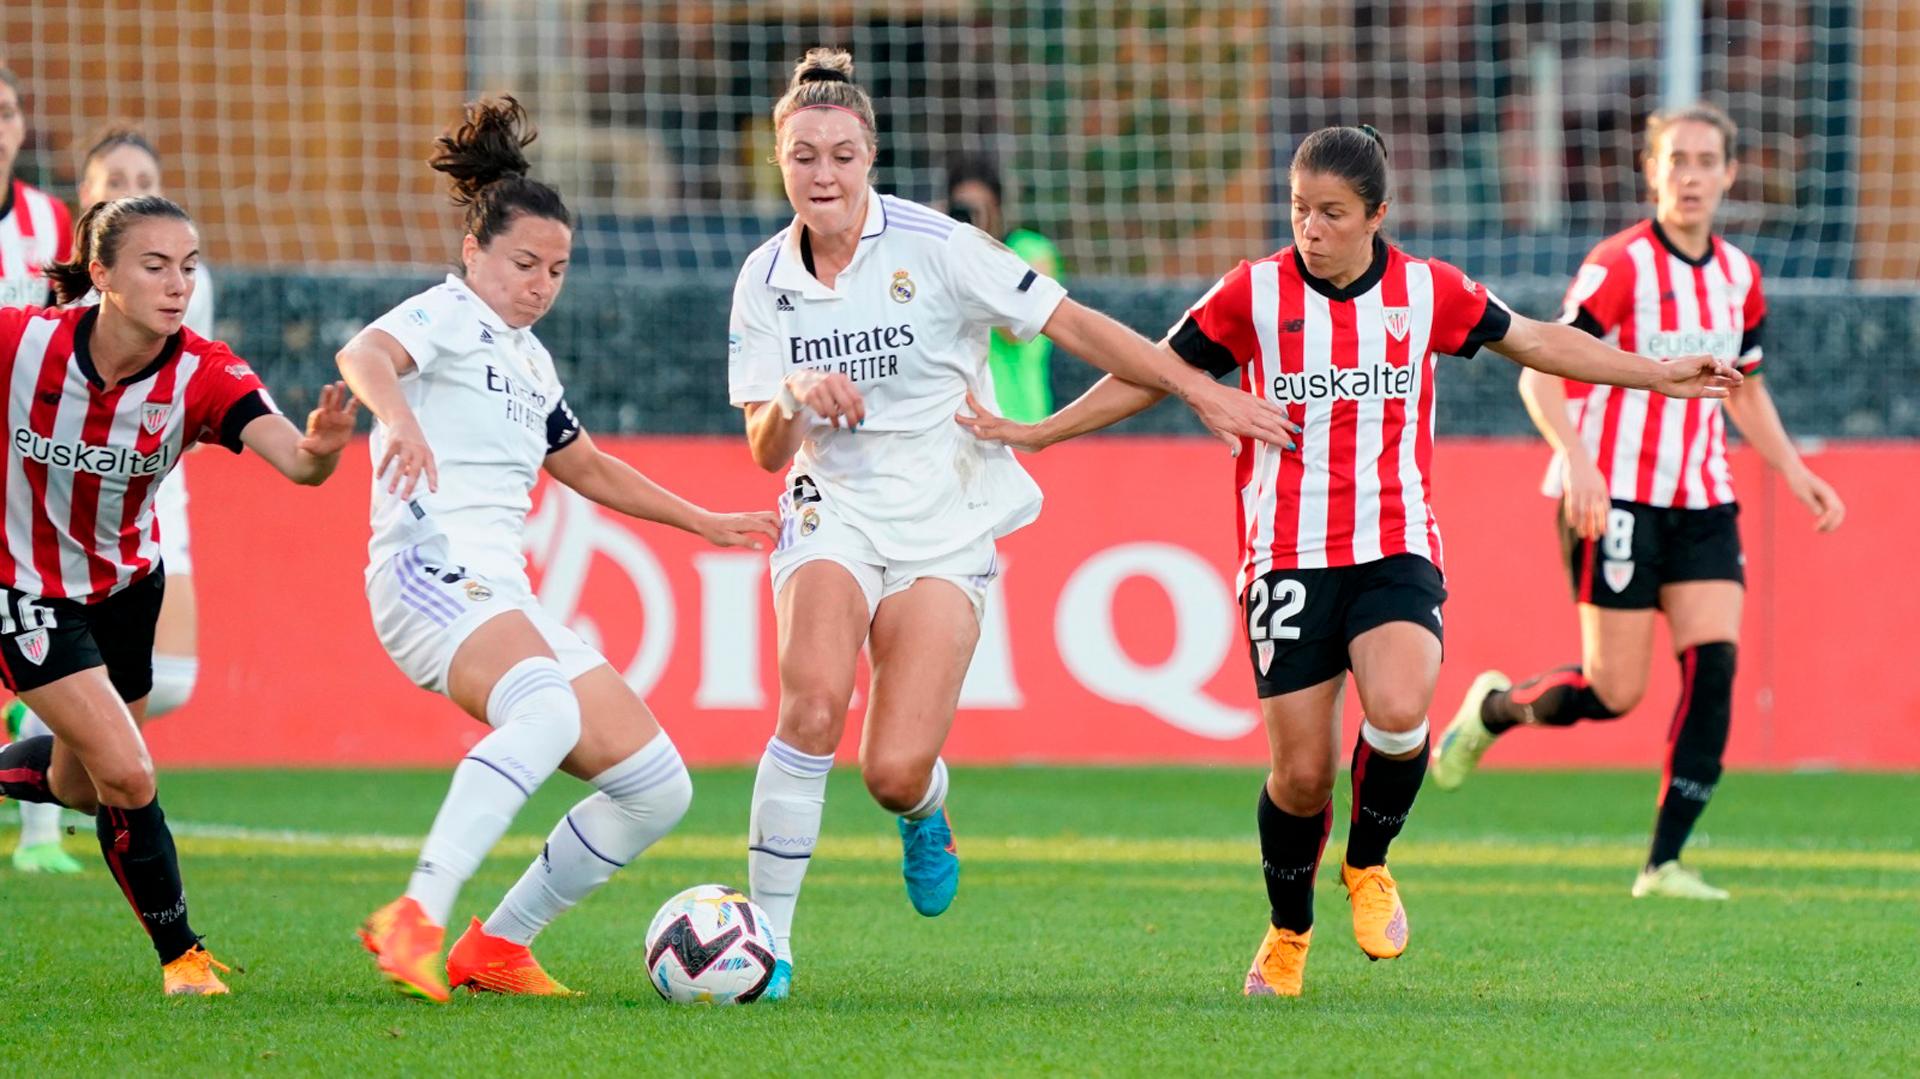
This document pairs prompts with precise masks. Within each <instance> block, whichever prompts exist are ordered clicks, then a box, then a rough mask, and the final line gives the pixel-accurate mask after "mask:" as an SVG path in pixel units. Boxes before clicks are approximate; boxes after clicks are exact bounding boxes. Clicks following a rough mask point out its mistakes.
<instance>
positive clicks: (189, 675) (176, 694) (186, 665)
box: [147, 652, 200, 719]
mask: <svg viewBox="0 0 1920 1079" xmlns="http://www.w3.org/2000/svg"><path fill="white" fill-rule="evenodd" d="M199 677H200V660H199V659H198V658H196V657H194V656H169V655H163V654H162V653H159V652H155V653H154V654H153V691H152V692H151V693H148V694H147V718H148V719H159V718H160V717H161V716H164V715H166V714H167V713H168V712H171V711H173V710H174V709H176V708H178V707H180V706H181V705H183V704H185V703H187V698H188V697H191V696H193V684H194V682H195V681H197V680H199Z"/></svg>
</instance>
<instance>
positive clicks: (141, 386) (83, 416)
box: [0, 307, 278, 603]
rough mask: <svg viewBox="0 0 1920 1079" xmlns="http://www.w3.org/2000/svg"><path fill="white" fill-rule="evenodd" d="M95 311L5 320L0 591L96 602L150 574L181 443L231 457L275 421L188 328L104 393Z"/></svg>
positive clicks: (37, 312) (213, 346) (238, 371)
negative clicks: (251, 433) (97, 366)
mask: <svg viewBox="0 0 1920 1079" xmlns="http://www.w3.org/2000/svg"><path fill="white" fill-rule="evenodd" d="M98 317H99V309H98V308H96V307H68V308H61V309H58V310H45V309H42V308H37V307H9V308H0V379H4V383H0V384H4V386H5V387H6V391H7V395H6V398H5V408H6V419H7V426H8V433H7V456H6V464H5V469H4V471H0V504H4V505H5V507H6V511H5V512H6V518H5V530H6V539H7V557H6V558H4V559H0V584H5V585H7V586H8V587H11V588H14V589H17V590H19V591H21V592H27V593H30V594H33V595H38V596H42V597H45V598H51V599H70V600H76V601H79V602H83V603H92V602H94V601H97V600H100V599H103V598H105V597H106V596H108V595H111V594H112V593H114V592H117V591H119V590H120V589H123V588H125V587H127V586H128V585H130V584H132V583H134V582H135V581H138V580H140V579H141V578H143V577H145V576H146V575H147V574H148V573H150V572H152V570H153V567H154V564H155V563H156V561H157V560H158V558H159V554H160V544H159V527H158V524H157V521H156V518H155V514H154V512H153V497H154V491H155V489H156V488H157V487H158V486H159V483H160V480H161V479H162V478H164V477H165V476H166V474H167V472H168V471H170V470H171V469H172V468H173V466H174V464H175V463H176V462H178V461H179V459H180V452H181V450H183V449H184V448H185V447H186V444H187V443H190V442H218V443H219V444H221V445H223V446H225V447H227V448H228V449H230V450H232V451H234V452H235V453H238V452H240V449H241V443H240V431H241V430H242V429H243V428H244V427H246V425H247V424H248V423H250V422H252V421H253V420H254V419H256V418H258V417H260V416H263V415H266V414H268V413H271V412H277V411H278V410H277V409H276V408H275V407H274V404H273V399H272V398H271V397H270V396H268V394H267V390H266V387H265V386H263V385H261V383H260V379H259V378H258V377H256V376H255V375H254V373H253V370H252V368H250V367H248V366H247V364H246V362H245V361H243V360H241V359H240V358H239V357H237V356H235V355H234V354H233V353H232V352H230V351H228V350H227V346H225V345H223V344H221V343H219V342H218V341H208V340H206V339H205V338H202V337H201V336H199V335H198V334H196V333H194V332H193V331H192V330H181V331H180V332H179V333H177V334H175V335H174V336H173V337H172V338H171V339H169V340H168V342H167V344H166V347H165V348H164V349H162V350H161V353H160V355H159V356H158V357H157V358H155V359H154V361H153V362H152V363H151V364H149V365H147V367H146V368H145V369H144V370H142V371H140V372H139V373H138V374H136V375H134V376H133V377H132V378H130V379H128V380H127V381H125V382H123V383H121V384H120V385H118V386H115V387H114V388H112V389H107V388H105V387H104V386H103V385H102V383H101V381H100V376H99V374H98V373H97V372H96V371H95V370H94V366H93V359H92V357H91V355H90V354H89V353H88V350H87V341H88V338H89V336H90V335H91V334H92V331H93V325H94V321H95V320H96V319H97V318H98Z"/></svg>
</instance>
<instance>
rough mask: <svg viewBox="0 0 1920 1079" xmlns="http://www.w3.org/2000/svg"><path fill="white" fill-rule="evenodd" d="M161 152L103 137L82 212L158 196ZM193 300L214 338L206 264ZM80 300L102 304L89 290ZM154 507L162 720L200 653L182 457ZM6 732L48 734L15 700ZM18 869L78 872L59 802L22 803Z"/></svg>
mask: <svg viewBox="0 0 1920 1079" xmlns="http://www.w3.org/2000/svg"><path fill="white" fill-rule="evenodd" d="M159 194H163V192H162V191H161V190H160V157H159V155H158V154H157V153H155V152H154V149H153V146H152V145H151V144H150V143H148V142H147V140H146V137H145V136H143V135H141V134H140V133H139V132H138V131H135V130H133V129H132V128H114V129H112V130H109V131H107V132H105V133H104V134H102V135H101V136H100V138H99V139H98V140H97V141H95V143H94V144H93V148H92V149H90V150H88V151H87V156H86V159H85V161H84V163H83V164H82V166H81V174H80V200H79V201H80V210H81V212H82V213H84V212H86V211H87V210H90V209H92V208H93V207H94V206H96V205H98V204H99V203H102V202H109V201H111V200H113V199H118V198H125V197H127V196H130V195H159ZM193 276H194V284H193V294H192V297H191V298H190V299H189V300H188V301H187V314H186V318H185V319H183V320H182V324H183V325H184V326H186V328H187V329H189V330H192V331H193V332H194V333H197V334H199V335H200V336H201V337H203V338H207V339H209V340H211V339H212V336H213V282H212V281H210V280H208V276H207V266H206V263H205V262H200V263H198V264H197V265H196V267H195V269H194V275H193ZM80 302H82V303H98V302H100V294H99V293H97V292H88V293H87V295H86V296H85V297H84V298H83V299H82V300H81V301H80ZM153 512H154V515H155V517H156V518H157V519H158V527H159V529H160V563H161V565H163V566H165V567H166V573H167V588H166V598H165V599H163V600H161V602H160V622H159V625H158V626H157V627H156V628H155V630H154V634H153V692H152V693H150V694H148V695H147V714H146V718H147V719H158V718H160V717H161V716H164V715H166V714H167V713H168V712H171V711H173V710H174V709H176V708H178V707H180V706H181V705H182V704H185V703H186V701H187V698H188V697H189V696H191V695H192V693H193V683H194V679H195V678H196V677H197V676H198V674H199V671H200V661H199V659H198V658H197V657H196V656H195V654H194V653H195V643H194V637H195V628H196V627H195V611H196V607H197V605H196V603H195V601H194V590H193V559H192V555H191V554H190V552H189V550H188V546H187V470H186V462H185V461H184V460H183V461H181V462H180V463H178V464H176V465H175V466H174V470H173V472H172V473H170V474H169V476H168V478H167V482H166V483H163V484H161V485H160V487H159V489H158V491H157V492H156V493H155V494H154V499H153ZM5 711H6V720H7V729H8V731H9V732H10V734H11V737H15V738H32V737H34V736H36V735H42V734H48V733H51V732H49V731H48V729H47V726H46V724H45V723H44V722H42V721H41V719H40V717H39V716H36V715H34V714H33V712H32V710H30V709H29V708H27V706H26V702H24V701H22V700H19V699H18V698H15V699H14V700H12V701H9V702H7V706H6V710H5ZM13 864H14V867H15V868H17V869H20V870H22V871H25V872H30V873H32V872H39V873H77V872H79V871H80V869H81V864H80V862H79V860H78V859H76V858H74V857H73V855H71V854H68V853H67V852H66V851H65V850H63V849H62V848H61V846H60V807H59V806H57V805H51V804H34V803H29V802H22V803H21V805H20V842H19V846H17V847H16V848H15V849H14V852H13Z"/></svg>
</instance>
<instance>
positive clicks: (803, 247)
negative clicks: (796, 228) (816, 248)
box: [800, 225, 820, 281]
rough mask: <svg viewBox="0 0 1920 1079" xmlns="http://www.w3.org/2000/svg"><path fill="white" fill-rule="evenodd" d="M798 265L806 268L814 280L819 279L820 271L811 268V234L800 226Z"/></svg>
mask: <svg viewBox="0 0 1920 1079" xmlns="http://www.w3.org/2000/svg"><path fill="white" fill-rule="evenodd" d="M800 265H802V266H805V267H806V268H807V273H808V274H810V275H811V276H812V277H813V279H814V280H816V281H818V280H819V279H820V271H819V270H816V269H814V268H813V234H812V233H810V232H808V231H807V226H805V225H802V226H800Z"/></svg>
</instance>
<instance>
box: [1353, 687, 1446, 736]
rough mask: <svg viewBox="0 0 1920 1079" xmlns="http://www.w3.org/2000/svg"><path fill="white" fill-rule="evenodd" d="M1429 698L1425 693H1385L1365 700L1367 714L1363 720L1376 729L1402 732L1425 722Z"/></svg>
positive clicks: (1396, 732)
mask: <svg viewBox="0 0 1920 1079" xmlns="http://www.w3.org/2000/svg"><path fill="white" fill-rule="evenodd" d="M1430 699H1431V695H1430V694H1425V693H1417V692H1394V693H1387V694H1385V695H1383V696H1382V697H1378V698H1375V699H1371V700H1369V701H1368V702H1367V715H1366V718H1365V720H1363V722H1366V723H1370V724H1372V725H1373V726H1374V727H1375V728H1376V729H1378V730H1382V731H1387V732H1389V733H1392V734H1403V733H1405V732H1407V731H1411V730H1414V729H1416V728H1418V727H1419V726H1420V724H1422V723H1424V722H1426V720H1427V705H1428V703H1429V702H1430Z"/></svg>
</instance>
